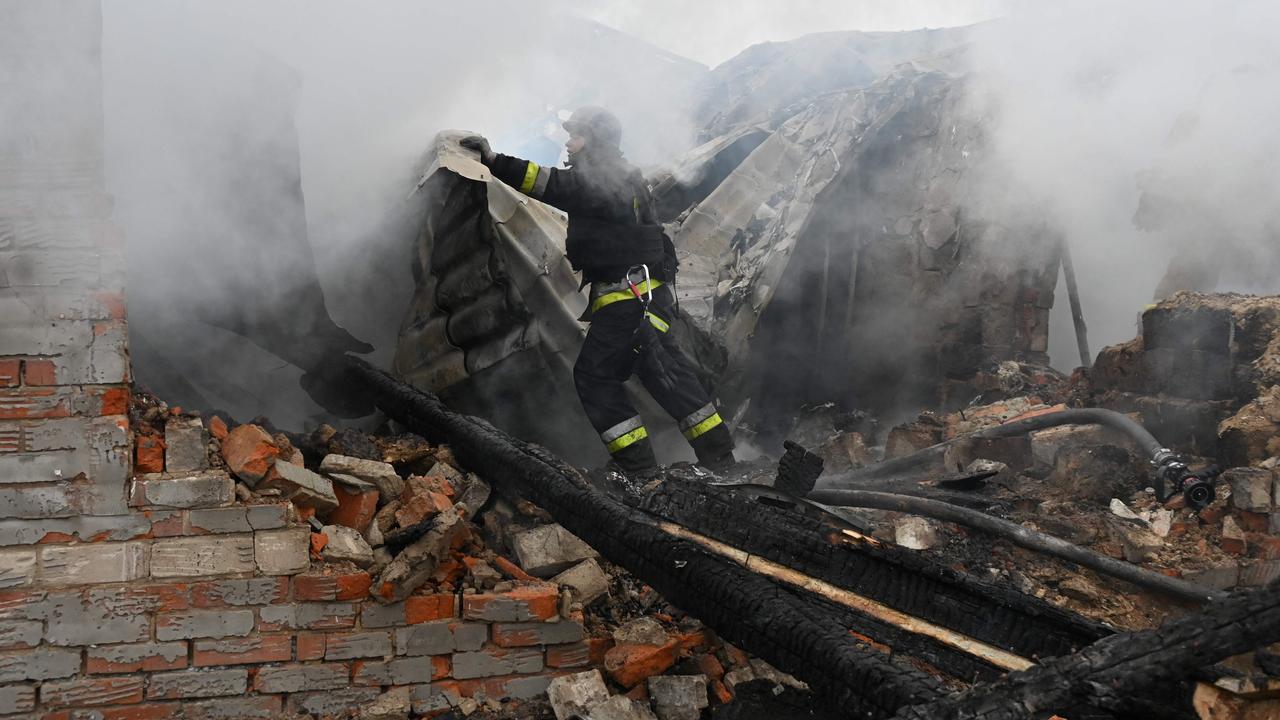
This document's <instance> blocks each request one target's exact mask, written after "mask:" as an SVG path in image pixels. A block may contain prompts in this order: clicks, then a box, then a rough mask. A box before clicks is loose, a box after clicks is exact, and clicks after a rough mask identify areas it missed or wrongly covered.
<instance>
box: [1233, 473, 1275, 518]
mask: <svg viewBox="0 0 1280 720" xmlns="http://www.w3.org/2000/svg"><path fill="white" fill-rule="evenodd" d="M1222 480H1223V481H1224V482H1227V483H1230V485H1231V506H1232V507H1234V508H1236V509H1237V510H1248V511H1249V512H1259V513H1265V512H1271V489H1272V485H1273V483H1274V482H1275V477H1274V476H1273V475H1272V474H1271V471H1270V470H1264V469H1262V468H1254V467H1238V468H1231V469H1230V470H1227V471H1226V472H1224V473H1222Z"/></svg>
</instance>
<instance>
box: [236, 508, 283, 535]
mask: <svg viewBox="0 0 1280 720" xmlns="http://www.w3.org/2000/svg"><path fill="white" fill-rule="evenodd" d="M245 517H246V518H247V519H248V520H249V527H251V528H253V529H254V530H274V529H276V528H282V527H284V526H285V525H287V524H288V523H289V506H288V505H287V504H285V503H277V504H274V505H250V506H249V507H246V508H245Z"/></svg>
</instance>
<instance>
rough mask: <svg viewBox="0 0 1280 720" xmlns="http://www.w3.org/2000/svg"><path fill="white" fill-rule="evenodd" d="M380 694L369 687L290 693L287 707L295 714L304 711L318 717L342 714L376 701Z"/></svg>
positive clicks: (377, 690) (379, 691) (376, 689)
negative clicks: (298, 693)
mask: <svg viewBox="0 0 1280 720" xmlns="http://www.w3.org/2000/svg"><path fill="white" fill-rule="evenodd" d="M380 695H382V691H381V690H379V689H378V688H371V687H369V688H346V689H345V690H329V691H325V692H313V693H303V694H300V695H290V696H289V702H288V705H287V707H288V709H289V710H290V711H292V712H294V713H295V714H296V713H297V712H304V713H310V714H312V715H318V716H320V717H334V716H343V715H346V714H349V713H350V712H351V711H353V710H355V709H357V708H360V707H363V706H365V705H368V704H370V703H372V702H374V701H376V700H377V699H378V697H379V696H380Z"/></svg>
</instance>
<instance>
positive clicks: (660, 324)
mask: <svg viewBox="0 0 1280 720" xmlns="http://www.w3.org/2000/svg"><path fill="white" fill-rule="evenodd" d="M649 324H650V325H652V326H654V327H655V328H657V329H658V332H666V331H668V330H670V329H671V326H670V325H668V324H667V321H666V320H663V319H662V318H660V317H658V316H657V315H654V314H653V313H649Z"/></svg>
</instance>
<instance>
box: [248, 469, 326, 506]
mask: <svg viewBox="0 0 1280 720" xmlns="http://www.w3.org/2000/svg"><path fill="white" fill-rule="evenodd" d="M257 489H258V490H279V491H280V492H281V494H282V496H283V497H284V498H285V499H287V500H288V501H289V502H291V503H293V504H294V505H297V506H298V507H306V508H315V509H316V511H317V512H321V513H327V512H329V511H331V510H336V509H337V507H338V496H337V495H335V494H334V493H333V481H331V480H330V479H329V478H327V477H325V476H323V475H317V474H316V473H313V472H311V471H310V470H308V469H306V468H304V467H299V466H297V465H294V464H293V463H291V462H287V461H285V460H281V459H280V458H276V460H275V464H274V465H273V466H272V468H271V470H270V471H269V472H268V473H267V476H266V477H265V478H263V480H262V482H260V483H258V487H257Z"/></svg>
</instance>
